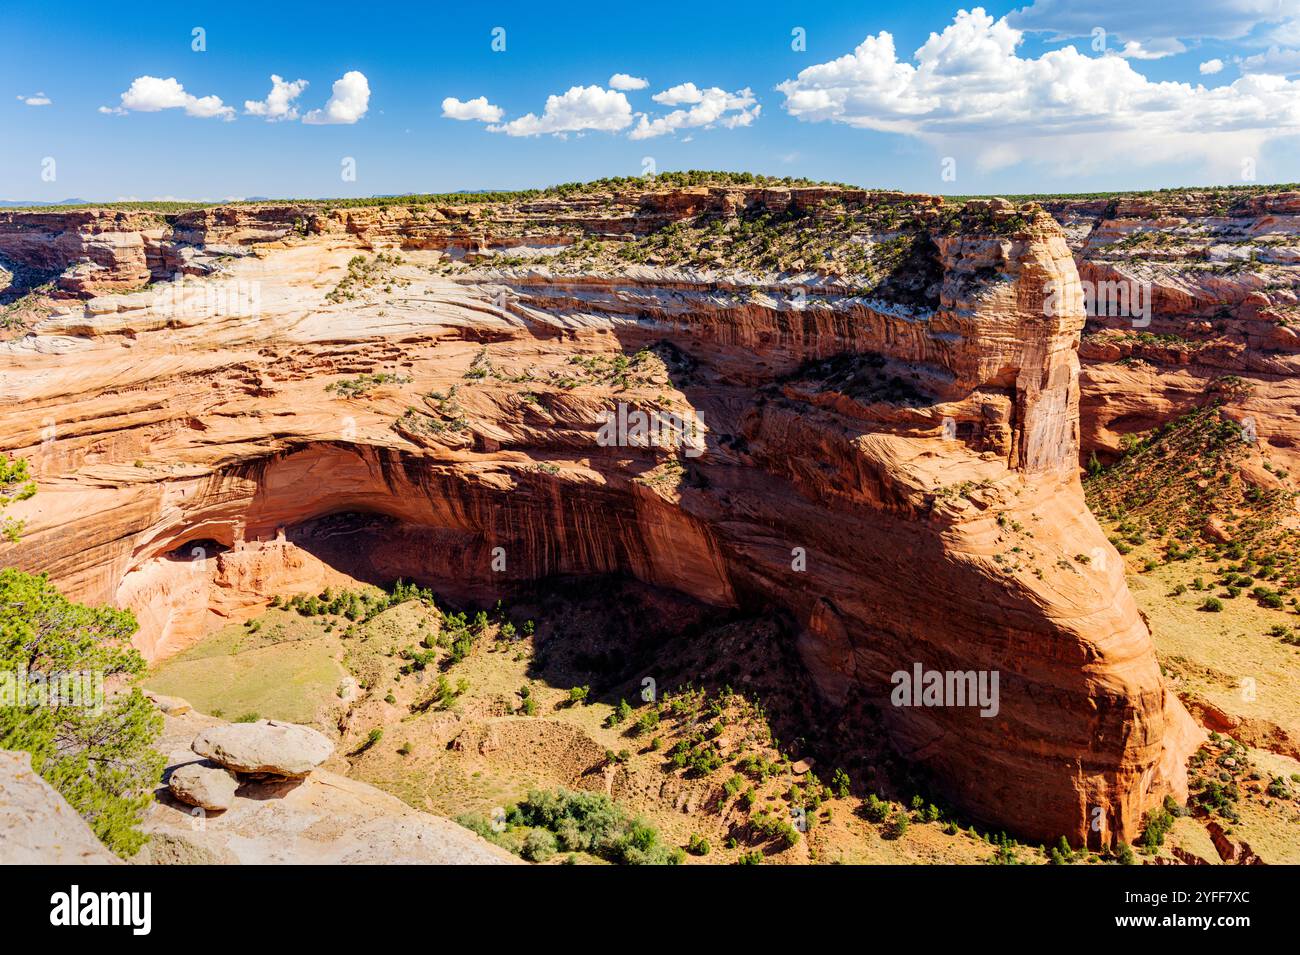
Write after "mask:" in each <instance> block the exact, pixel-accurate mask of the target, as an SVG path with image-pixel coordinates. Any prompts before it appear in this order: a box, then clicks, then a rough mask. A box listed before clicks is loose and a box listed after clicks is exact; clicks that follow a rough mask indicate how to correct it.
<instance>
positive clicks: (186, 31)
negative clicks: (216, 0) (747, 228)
mask: <svg viewBox="0 0 1300 955" xmlns="http://www.w3.org/2000/svg"><path fill="white" fill-rule="evenodd" d="M1297 7H1300V0H1213V2H1210V0H1183V2H1180V3H1178V4H1170V5H1169V7H1168V8H1167V9H1166V10H1164V11H1161V10H1160V9H1159V5H1158V4H1144V3H1134V2H1131V0H1129V2H1118V0H1100V2H1086V0H1080V2H1077V3H1066V2H1062V0H1021V2H1019V3H1009V4H1006V3H1004V4H998V3H988V4H984V6H983V7H982V9H981V10H980V11H979V12H978V13H977V12H974V11H975V8H974V7H973V6H971V5H969V4H968V5H966V6H964V7H963V6H962V5H960V4H953V3H933V2H919V3H916V2H911V3H906V4H901V3H896V2H893V3H865V2H858V3H820V4H814V3H761V2H755V3H748V4H743V5H736V4H728V5H706V4H702V3H696V4H672V3H654V4H615V3H609V2H604V3H567V4H564V5H557V4H537V3H527V4H510V3H493V4H490V5H487V4H483V5H471V4H454V5H453V4H434V3H419V4H411V5H410V6H409V9H407V8H406V5H399V4H381V3H375V4H370V5H365V4H357V3H355V2H349V3H328V2H326V3H315V4H310V5H307V4H303V5H301V6H295V5H294V4H290V3H267V2H263V3H242V2H225V3H221V4H213V5H197V4H194V5H167V4H154V5H147V4H104V3H102V2H101V3H89V2H87V3H57V2H47V3H34V2H26V0H6V2H5V4H4V7H3V9H0V36H3V37H4V47H5V56H4V57H3V58H2V59H0V94H3V95H0V198H7V199H31V200H56V199H62V198H65V197H70V196H75V197H81V198H86V199H91V200H112V199H119V198H126V197H133V198H139V199H153V198H161V197H179V198H208V199H223V198H228V197H244V196H252V195H260V196H274V197H288V196H369V195H376V194H388V193H402V192H435V191H451V190H457V189H487V188H522V187H528V186H541V185H547V184H551V183H555V182H564V181H571V180H580V179H591V178H597V177H601V176H613V175H637V174H640V173H641V172H643V170H644V168H645V166H644V162H645V160H646V158H647V157H649V158H651V159H653V161H654V164H655V167H656V168H658V169H660V170H667V169H685V168H725V169H747V170H750V171H754V172H764V173H770V174H774V175H801V176H808V177H812V178H817V179H831V180H841V181H847V182H853V183H859V184H863V185H869V186H880V187H892V188H902V189H909V190H916V191H925V192H947V193H989V192H1002V193H1013V192H1052V191H1058V192H1059V191H1091V190H1100V189H1135V188H1148V187H1157V186H1167V185H1185V184H1199V183H1225V184H1226V183H1235V182H1243V181H1250V180H1251V177H1254V180H1255V181H1259V182H1286V181H1295V180H1300V149H1297V145H1298V143H1297V134H1300V79H1298V74H1300V9H1297ZM959 11H971V12H963V13H961V14H960V15H959ZM1004 18H1005V19H1004ZM195 27H201V28H202V29H203V31H204V37H205V40H206V50H204V51H202V52H196V51H194V50H193V49H192V48H191V47H192V43H193V30H194V28H195ZM496 27H502V28H504V30H505V50H504V51H503V52H494V51H493V49H492V42H493V32H492V31H493V29H494V28H496ZM796 27H801V28H802V29H803V30H804V32H805V35H806V48H805V49H803V50H796V49H792V40H793V38H792V30H794V29H795V28H796ZM1098 30H1101V31H1104V33H1103V34H1100V35H1099V34H1098V33H1097V31H1098ZM882 31H883V32H885V33H888V34H889V36H890V38H892V46H891V45H890V44H889V42H888V38H881V37H880V34H881V33H882ZM932 34H936V36H935V37H934V39H933V40H931V39H930V38H931V35H932ZM1099 36H1100V40H1102V41H1104V42H1103V43H1102V45H1101V46H1100V47H1098V42H1099ZM868 38H872V39H870V40H868ZM864 41H868V42H867V43H866V44H864ZM927 41H929V43H928V44H927ZM923 46H924V51H923V52H922V54H921V55H920V56H917V55H915V54H917V52H918V50H922V48H923ZM1069 47H1073V52H1071V51H1068V50H1067V49H1066V48H1069ZM842 58H844V59H842ZM616 73H622V74H627V75H628V76H629V77H634V78H637V79H644V80H645V81H646V85H645V86H644V87H643V88H639V89H632V88H625V89H615V88H612V87H611V77H612V76H613V75H614V74H616ZM272 74H275V75H277V76H279V77H281V78H282V79H283V80H284V81H286V82H288V83H292V82H294V81H297V80H305V81H306V85H305V88H302V89H301V91H300V92H298V93H297V95H296V96H294V97H292V98H291V99H289V100H288V102H287V110H288V111H287V112H286V114H285V116H284V117H283V118H282V119H281V120H280V121H268V118H267V115H266V113H267V112H270V111H273V108H272V107H254V110H255V111H256V110H259V109H260V110H261V112H262V115H255V114H250V112H249V111H248V109H247V108H246V107H245V103H246V102H256V101H265V100H266V98H267V95H268V93H269V92H270V90H271V86H272V83H271V76H272ZM358 76H360V77H362V79H357V77H358ZM345 77H346V78H347V79H345ZM141 78H144V81H143V82H141ZM148 78H153V80H149V79H148ZM169 80H174V81H175V83H166V81H169ZM336 81H339V82H341V83H342V88H336V87H335V83H336ZM133 84H137V85H135V86H133ZM687 84H690V85H687ZM616 85H617V84H616ZM623 85H625V86H628V85H631V86H635V85H638V84H623ZM182 87H183V91H182V89H181V88H182ZM363 87H364V90H366V91H368V95H365V96H363V95H361V92H362V88H363ZM570 90H573V91H574V92H573V93H572V94H570V96H569V97H568V98H567V99H565V100H561V101H559V102H558V103H557V104H556V109H555V110H553V115H551V116H548V115H547V113H546V103H547V98H548V97H549V96H556V97H563V96H564V95H565V94H566V91H570ZM123 94H127V99H125V100H124V98H123ZM332 95H333V96H334V98H335V100H336V102H335V103H334V105H333V106H331V105H330V103H329V101H330V100H331V97H332ZM656 96H658V99H657V100H656V99H655V97H656ZM209 97H216V98H218V99H219V100H220V102H219V103H217V102H216V100H213V99H208V98H209ZM479 97H482V100H481V101H480V100H479V99H478V98H479ZM448 98H454V100H455V101H456V104H453V107H452V109H451V110H448V109H447V108H446V106H445V103H444V101H446V100H447V99H448ZM46 100H48V103H46V102H43V101H46ZM472 102H477V103H478V106H477V107H475V106H464V105H463V104H468V103H472ZM173 103H174V104H175V105H168V104H173ZM159 106H161V107H162V108H156V109H155V108H153V107H159ZM312 111H317V112H316V113H314V114H312V116H313V118H315V119H324V120H333V121H327V122H304V121H303V118H304V117H305V116H307V115H308V114H309V113H311V112H312ZM457 111H459V112H460V113H461V114H475V115H479V116H480V117H481V118H478V119H460V120H458V119H453V118H448V116H447V115H444V114H445V113H447V112H451V113H456V112H457ZM530 113H531V114H533V115H534V117H535V119H533V120H528V119H524V121H523V122H518V121H519V120H520V118H521V117H526V116H527V114H530ZM584 127H585V128H584ZM638 129H640V132H638ZM538 132H540V134H531V133H538ZM349 158H350V159H351V160H353V163H354V167H355V173H356V175H355V179H354V180H350V179H345V178H344V177H343V175H342V173H343V170H344V163H345V159H349ZM49 160H53V163H52V164H51V163H50V162H49ZM51 172H52V173H53V179H52V181H51V178H50V177H51Z"/></svg>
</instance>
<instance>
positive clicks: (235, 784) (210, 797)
mask: <svg viewBox="0 0 1300 955" xmlns="http://www.w3.org/2000/svg"><path fill="white" fill-rule="evenodd" d="M167 786H168V788H169V789H171V791H172V795H173V796H175V797H176V798H177V799H179V800H180V801H181V802H183V803H186V804H188V805H191V806H199V807H201V808H203V809H210V810H219V811H224V810H226V809H229V808H230V806H231V804H232V803H233V802H234V801H235V790H236V789H238V788H239V780H238V779H236V778H235V776H234V774H233V773H231V772H230V771H229V770H227V769H222V768H221V767H220V766H214V765H212V764H211V763H188V764H186V765H184V766H178V767H177V768H176V769H175V770H173V771H172V774H171V778H170V779H169V780H168V781H167Z"/></svg>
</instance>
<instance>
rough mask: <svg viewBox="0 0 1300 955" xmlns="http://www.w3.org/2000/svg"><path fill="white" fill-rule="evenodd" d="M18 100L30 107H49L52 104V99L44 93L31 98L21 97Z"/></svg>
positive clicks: (35, 94)
mask: <svg viewBox="0 0 1300 955" xmlns="http://www.w3.org/2000/svg"><path fill="white" fill-rule="evenodd" d="M18 98H19V99H20V100H22V101H23V102H24V103H26V104H27V105H28V106H49V105H50V102H51V100H50V98H49V97H48V96H46V95H45V94H44V93H34V94H33V95H31V96H21V95H20V96H19V97H18Z"/></svg>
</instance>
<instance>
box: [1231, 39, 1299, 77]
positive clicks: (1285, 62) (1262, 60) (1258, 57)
mask: <svg viewBox="0 0 1300 955" xmlns="http://www.w3.org/2000/svg"><path fill="white" fill-rule="evenodd" d="M1238 65H1239V66H1240V67H1241V71H1242V72H1243V73H1275V74H1277V75H1278V76H1290V75H1291V74H1292V73H1300V50H1285V49H1282V48H1280V47H1276V46H1270V47H1269V48H1268V49H1267V50H1265V51H1264V52H1263V53H1256V54H1255V55H1254V56H1248V57H1246V58H1245V59H1244V60H1241V61H1240V62H1239V63H1238Z"/></svg>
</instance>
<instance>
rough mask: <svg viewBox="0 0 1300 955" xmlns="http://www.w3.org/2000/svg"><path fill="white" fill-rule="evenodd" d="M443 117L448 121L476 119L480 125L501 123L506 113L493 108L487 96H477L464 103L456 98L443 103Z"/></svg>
mask: <svg viewBox="0 0 1300 955" xmlns="http://www.w3.org/2000/svg"><path fill="white" fill-rule="evenodd" d="M442 115H443V116H444V117H445V118H447V119H474V120H478V121H479V122H480V123H499V122H501V117H502V116H504V115H505V111H504V110H502V109H501V107H500V106H493V105H492V104H491V103H489V102H488V99H487V97H486V96H476V97H474V98H473V99H471V100H465V101H464V102H462V101H460V100H458V99H456V97H454V96H448V97H447V98H446V99H444V100H443V101H442Z"/></svg>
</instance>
